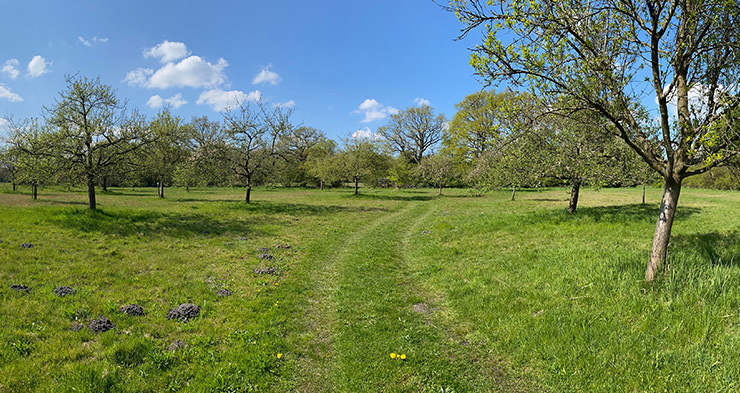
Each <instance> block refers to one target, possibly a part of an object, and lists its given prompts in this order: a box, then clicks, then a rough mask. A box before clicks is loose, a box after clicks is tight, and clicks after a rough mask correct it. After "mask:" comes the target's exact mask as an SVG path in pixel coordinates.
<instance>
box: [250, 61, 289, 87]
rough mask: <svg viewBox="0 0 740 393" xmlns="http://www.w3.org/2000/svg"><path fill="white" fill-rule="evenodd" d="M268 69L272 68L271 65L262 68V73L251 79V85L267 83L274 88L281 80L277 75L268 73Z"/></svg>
mask: <svg viewBox="0 0 740 393" xmlns="http://www.w3.org/2000/svg"><path fill="white" fill-rule="evenodd" d="M270 68H272V64H270V65H268V66H267V67H265V68H263V69H262V71H260V73H259V74H257V76H255V77H254V79H252V84H253V85H258V84H260V83H269V84H271V85H273V86H274V85H277V84H278V83H280V82H281V81H282V80H283V78H281V77H280V75H278V74H277V73H275V72H272V71H270Z"/></svg>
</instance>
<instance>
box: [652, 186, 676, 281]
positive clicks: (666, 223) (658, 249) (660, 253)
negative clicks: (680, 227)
mask: <svg viewBox="0 0 740 393" xmlns="http://www.w3.org/2000/svg"><path fill="white" fill-rule="evenodd" d="M680 193H681V180H679V181H676V180H675V179H673V178H672V177H667V178H666V179H665V186H664V188H663V199H662V200H661V202H660V213H658V221H657V223H656V224H655V236H653V248H652V250H651V251H650V262H648V265H647V270H646V271H645V281H648V282H650V281H653V279H655V274H656V273H657V272H658V270H659V269H660V268H661V266H662V265H663V263H665V260H666V256H667V255H668V243H669V241H670V240H671V228H672V227H673V217H674V216H675V215H676V206H677V204H678V196H679V194H680Z"/></svg>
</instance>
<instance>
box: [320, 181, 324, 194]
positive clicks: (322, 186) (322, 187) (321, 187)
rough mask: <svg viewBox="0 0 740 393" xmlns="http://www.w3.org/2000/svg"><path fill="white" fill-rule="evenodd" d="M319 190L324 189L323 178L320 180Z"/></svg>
mask: <svg viewBox="0 0 740 393" xmlns="http://www.w3.org/2000/svg"><path fill="white" fill-rule="evenodd" d="M319 190H320V191H324V181H323V180H322V181H321V186H320V188H319Z"/></svg>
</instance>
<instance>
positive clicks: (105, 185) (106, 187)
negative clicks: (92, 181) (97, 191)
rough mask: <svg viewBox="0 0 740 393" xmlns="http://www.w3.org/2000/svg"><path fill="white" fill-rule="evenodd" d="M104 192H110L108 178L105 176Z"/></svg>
mask: <svg viewBox="0 0 740 393" xmlns="http://www.w3.org/2000/svg"><path fill="white" fill-rule="evenodd" d="M102 185H103V192H108V176H103V183H102Z"/></svg>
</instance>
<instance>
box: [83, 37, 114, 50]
mask: <svg viewBox="0 0 740 393" xmlns="http://www.w3.org/2000/svg"><path fill="white" fill-rule="evenodd" d="M77 39H79V40H80V43H82V45H85V46H86V47H88V48H89V47H92V46H93V45H94V44H97V43H99V42H102V43H106V42H108V39H107V38H98V37H93V38H92V39H90V40H86V39H84V38H82V36H77Z"/></svg>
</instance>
